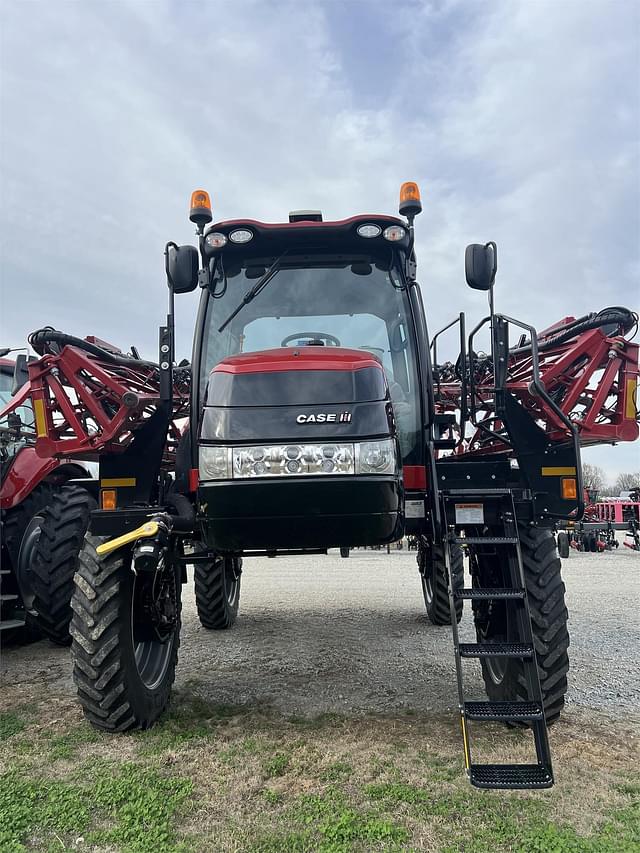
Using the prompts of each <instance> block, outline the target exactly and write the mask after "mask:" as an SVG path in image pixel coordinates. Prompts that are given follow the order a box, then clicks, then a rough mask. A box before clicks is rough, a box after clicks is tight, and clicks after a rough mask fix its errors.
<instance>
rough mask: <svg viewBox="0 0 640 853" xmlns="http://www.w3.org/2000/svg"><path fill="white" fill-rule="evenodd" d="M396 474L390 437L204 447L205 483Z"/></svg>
mask: <svg viewBox="0 0 640 853" xmlns="http://www.w3.org/2000/svg"><path fill="white" fill-rule="evenodd" d="M396 471H397V459H396V448H395V442H394V441H393V439H390V438H385V439H382V441H362V442H354V443H335V442H323V443H322V444H258V445H254V446H251V447H233V448H232V447H220V446H218V447H212V446H208V445H201V446H200V480H201V481H206V480H231V479H233V480H246V479H251V478H257V477H292V476H293V477H305V476H307V477H308V476H309V475H314V476H315V475H324V474H343V475H344V474H395V472H396Z"/></svg>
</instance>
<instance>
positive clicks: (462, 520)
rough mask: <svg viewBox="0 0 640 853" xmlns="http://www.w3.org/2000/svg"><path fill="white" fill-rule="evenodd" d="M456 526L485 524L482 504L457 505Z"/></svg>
mask: <svg viewBox="0 0 640 853" xmlns="http://www.w3.org/2000/svg"><path fill="white" fill-rule="evenodd" d="M456 524H484V509H483V507H482V504H456Z"/></svg>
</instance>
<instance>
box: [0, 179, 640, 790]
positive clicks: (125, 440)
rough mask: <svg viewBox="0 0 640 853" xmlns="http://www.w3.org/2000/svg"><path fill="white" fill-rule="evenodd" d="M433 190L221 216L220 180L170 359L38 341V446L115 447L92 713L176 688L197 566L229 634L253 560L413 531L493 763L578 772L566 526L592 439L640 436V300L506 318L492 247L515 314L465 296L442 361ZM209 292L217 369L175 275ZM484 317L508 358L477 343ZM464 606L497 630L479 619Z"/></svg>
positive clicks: (88, 652)
mask: <svg viewBox="0 0 640 853" xmlns="http://www.w3.org/2000/svg"><path fill="white" fill-rule="evenodd" d="M420 210H421V204H420V196H419V192H418V188H417V186H416V185H415V184H413V183H408V184H404V185H403V187H402V190H401V201H400V213H401V215H402V216H403V217H406V219H405V218H402V219H398V218H396V217H391V216H382V215H363V216H354V217H352V218H350V219H345V220H342V221H338V222H323V220H322V216H321V214H320V213H318V212H309V211H305V212H298V213H294V214H291V215H290V217H289V222H287V223H282V224H266V223H262V222H256V221H253V220H234V221H227V222H220V223H217V224H215V225H211V222H212V215H211V208H210V202H209V197H208V195H207V193H205V192H204V191H196V192H195V193H194V194H193V196H192V203H191V215H190V218H191V220H192V221H193V222H194V223H195V224H196V227H197V234H198V236H199V251H198V250H197V249H196V248H194V247H192V246H177V245H175V244H174V243H169V244H168V245H167V247H166V251H165V260H166V271H167V278H168V283H169V312H168V318H167V323H166V325H164V326H162V327H161V329H160V342H159V351H160V355H159V362H158V364H151V363H149V362H144V361H142V360H140V359H138V358H136V357H133V356H124V355H123V354H122V353H119V352H116V351H114V350H113V349H110V350H107V349H105V348H104V347H101V346H99V345H96V343H95V342H92V341H82V340H80V339H78V338H72V337H70V336H68V335H64V334H62V333H60V332H56V331H54V330H52V329H44V330H41V331H39V332H37V333H34V334H33V335H32V336H31V338H30V342H31V344H32V346H33V348H34V349H35V350H36V352H38V353H39V354H40V356H41V358H40V359H39V360H38V361H35V362H33V363H31V364H30V365H29V377H30V382H29V385H28V386H27V387H26V388H25V389H24V390H23V392H21V393H20V394H19V395H18V396H17V397H16V398H14V400H13V402H12V404H11V406H10V407H9V408H11V407H13V411H15V410H16V408H17V407H19V406H20V405H22V404H24V403H25V402H26V401H27V399H29V402H30V405H31V406H32V407H33V411H34V415H35V431H34V435H33V444H34V449H35V452H36V453H37V454H38V456H39V457H42V458H46V459H67V460H69V459H75V458H77V459H90V460H91V459H95V460H98V461H99V464H100V489H99V495H98V503H99V508H98V509H97V510H95V511H94V512H92V514H91V521H90V524H89V530H88V533H87V535H86V538H85V542H84V546H83V548H82V550H81V552H80V554H79V557H78V561H77V572H76V576H75V591H74V594H73V600H72V609H73V619H72V624H71V634H72V636H73V647H72V649H73V659H74V675H75V681H76V684H77V687H78V695H79V699H80V703H81V705H82V707H83V709H84V713H85V714H86V716H87V718H88V719H89V720H90V721H91V723H92V724H93V725H95V726H97V727H99V728H101V729H105V730H107V731H113V732H116V731H125V730H127V729H131V728H136V727H142V728H144V727H147V726H150V725H152V724H153V722H154V721H155V720H156V719H157V718H158V716H159V715H160V714H161V712H162V711H163V709H164V708H165V706H166V705H167V702H168V700H169V694H170V690H171V685H172V683H173V680H174V674H175V667H176V662H177V654H178V644H179V633H180V592H181V584H182V583H184V582H185V581H186V569H187V566H189V565H193V566H194V572H195V590H196V603H197V608H198V614H199V617H200V620H201V622H202V624H203V625H204V626H206V627H208V628H228V627H230V626H231V625H232V624H233V623H234V621H235V619H236V614H237V611H238V601H239V595H240V580H241V569H242V558H243V557H246V556H251V555H276V556H277V555H280V554H292V555H298V557H299V559H301V560H304V558H305V555H306V554H310V553H319V552H325V551H326V550H327V549H328V548H330V547H341V548H343V549H346V548H348V547H349V546H352V545H380V544H383V543H388V542H390V541H393V540H396V539H398V538H399V537H400V536H402V535H404V534H408V535H411V536H415V537H417V538H418V540H419V542H420V548H419V552H418V564H419V570H420V575H421V578H422V585H423V591H424V598H425V603H426V608H427V613H428V615H429V618H430V619H431V621H432V622H434V623H435V624H438V625H443V624H450V625H451V627H452V631H453V643H454V654H455V662H456V670H457V679H458V688H459V697H460V712H461V722H462V732H463V741H464V756H465V764H466V768H467V771H468V774H469V777H470V779H471V782H472V783H473V784H474V785H477V786H480V787H487V788H505V787H506V788H545V787H549V786H550V785H552V784H553V774H552V768H551V758H550V754H549V745H548V740H547V724H548V723H551V722H553V721H554V720H555V719H557V718H558V716H559V714H560V711H561V709H562V706H563V702H564V694H565V691H566V685H567V681H566V676H567V671H568V666H569V663H568V655H567V648H568V644H569V637H568V633H567V611H566V608H565V604H564V586H563V583H562V579H561V576H560V560H559V559H558V556H557V551H556V546H555V540H554V536H553V528H554V525H555V524H556V522H557V521H558V519H563V518H570V517H574V518H579V517H580V515H581V513H582V511H583V501H582V493H583V489H582V482H581V469H580V443H581V442H583V443H586V444H592V443H599V442H615V441H623V440H633V439H634V438H635V437H636V436H637V434H638V426H637V420H636V407H635V400H634V395H635V389H636V377H637V373H638V347H637V345H636V344H633V343H630V342H629V341H628V340H626V338H625V335H626V334H627V333H628V332H629V331H630V330H631V329H632V328H633V327H634V326H635V324H636V319H637V318H636V317H635V315H633V314H632V313H631V312H630V311H627V310H626V309H623V308H612V309H607V310H605V311H602V312H600V313H599V314H590V315H588V316H585V317H582V318H580V319H578V320H575V319H573V318H566V319H565V320H563V321H561V322H560V323H558V324H556V325H555V326H554V327H552V328H550V329H548V330H546V331H545V332H543V333H541V334H537V333H536V331H535V330H534V329H533V328H532V327H530V326H528V325H526V324H523V323H521V322H520V321H517V320H514V319H512V318H509V317H506V316H503V315H501V314H497V313H495V312H494V310H493V298H492V288H493V283H494V278H495V274H496V266H497V263H496V247H495V244H493V243H489V244H487V245H484V246H483V245H473V246H469V247H468V248H467V253H466V276H467V281H468V283H469V284H470V286H471V287H473V288H476V289H479V290H486V291H489V293H490V296H491V298H490V306H491V308H490V316H489V317H487V318H486V319H484V320H483V321H482V323H480V324H479V325H478V326H476V327H475V328H474V329H473V330H472V332H471V333H470V335H469V336H468V337H467V334H466V331H465V318H464V315H460V316H459V317H458V318H457V319H456V320H455V321H454V323H452V324H450V325H451V326H454V324H457V326H458V327H459V337H460V350H461V351H460V355H459V357H458V359H457V360H456V361H455V363H453V362H451V363H445V364H442V365H439V364H438V363H437V358H436V352H435V346H436V345H437V340H435V339H434V344H433V345H431V347H430V344H429V339H428V336H427V326H426V319H425V311H424V307H423V303H422V297H421V293H420V288H419V287H418V285H417V282H416V264H415V256H414V248H413V243H414V231H413V223H414V217H415V216H416V214H417V213H419V212H420ZM198 287H200V288H201V294H202V295H201V300H200V308H199V312H198V318H197V324H196V331H195V338H194V346H193V358H192V363H191V365H190V367H188V366H178V367H176V366H175V365H174V333H173V300H174V294H176V293H184V292H189V291H193V290H195V289H196V288H198ZM482 329H485V331H489V332H490V340H491V347H490V353H489V354H488V355H484V354H479V353H477V352H476V351H475V348H474V347H475V346H476V342H477V340H478V335H479V334H480V333H481V331H482ZM514 329H515V330H516V333H517V335H518V336H519V337H518V339H516V340H515V341H510V333H511V334H513V330H514ZM436 337H438V336H436ZM134 356H135V353H134ZM2 416H5V417H6V416H7V409H5V411H4V413H2ZM464 550H466V552H467V553H468V555H469V563H470V572H471V586H469V587H465V586H464V582H463V552H464ZM465 600H466V601H469V602H470V603H471V607H472V610H473V618H474V621H475V627H476V634H477V637H476V639H477V642H475V643H466V642H460V641H459V639H458V633H457V622H458V621H459V619H460V616H461V614H462V606H463V603H464V601H465ZM468 659H479V661H480V663H481V666H482V672H483V676H484V682H485V685H486V694H487V696H486V698H485V699H484V700H482V701H481V700H480V699H478V698H477V697H475V698H469V697H467V696H466V694H465V689H464V678H463V675H464V669H465V666H466V662H467V660H468ZM486 720H502V721H505V722H508V723H516V724H525V725H528V726H529V727H530V728H531V730H532V732H533V736H534V746H535V754H536V758H535V760H533V761H532V762H531V763H530V764H525V765H508V764H507V765H487V764H478V763H475V762H474V761H473V760H472V757H471V750H470V738H469V730H470V728H471V726H470V725H469V723H470V721H473V722H474V723H475V722H476V721H477V722H483V721H486Z"/></svg>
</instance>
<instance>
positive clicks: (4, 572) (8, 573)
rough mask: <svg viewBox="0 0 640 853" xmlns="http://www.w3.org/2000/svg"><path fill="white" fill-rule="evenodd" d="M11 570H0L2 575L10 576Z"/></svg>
mask: <svg viewBox="0 0 640 853" xmlns="http://www.w3.org/2000/svg"><path fill="white" fill-rule="evenodd" d="M10 574H11V569H0V575H10Z"/></svg>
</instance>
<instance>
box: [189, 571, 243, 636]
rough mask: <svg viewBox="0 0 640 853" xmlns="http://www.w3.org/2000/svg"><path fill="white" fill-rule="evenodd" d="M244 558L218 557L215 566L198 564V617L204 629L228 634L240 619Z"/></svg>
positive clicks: (196, 586) (196, 587) (196, 575)
mask: <svg viewBox="0 0 640 853" xmlns="http://www.w3.org/2000/svg"><path fill="white" fill-rule="evenodd" d="M241 573H242V559H241V558H240V557H216V558H215V559H214V560H213V562H212V563H208V564H207V563H195V574H194V580H195V590H196V608H197V610H198V618H199V619H200V624H201V625H202V627H203V628H207V629H208V630H211V631H224V630H226V629H227V628H231V626H232V625H234V624H235V621H236V619H237V618H238V606H239V604H240V575H241Z"/></svg>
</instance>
